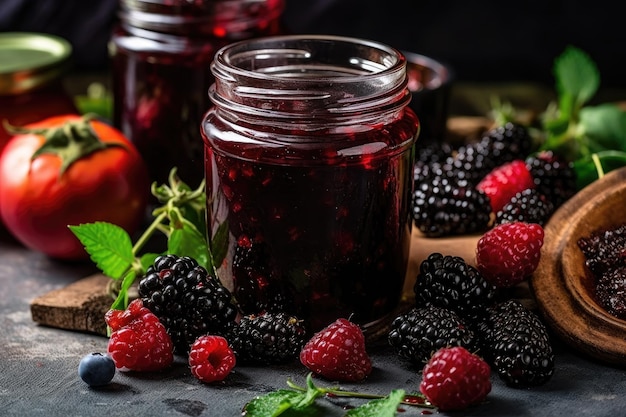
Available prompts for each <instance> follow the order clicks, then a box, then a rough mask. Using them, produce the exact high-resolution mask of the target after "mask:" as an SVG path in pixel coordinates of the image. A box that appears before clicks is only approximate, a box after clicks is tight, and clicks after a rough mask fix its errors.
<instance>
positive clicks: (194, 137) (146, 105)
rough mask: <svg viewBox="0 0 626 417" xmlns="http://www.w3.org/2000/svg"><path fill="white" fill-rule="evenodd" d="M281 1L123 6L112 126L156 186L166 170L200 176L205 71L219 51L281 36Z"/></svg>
mask: <svg viewBox="0 0 626 417" xmlns="http://www.w3.org/2000/svg"><path fill="white" fill-rule="evenodd" d="M283 7H284V6H283V0H200V1H193V2H190V1H186V0H121V2H120V12H119V17H120V23H119V25H118V26H117V27H116V29H115V30H114V32H113V34H112V37H111V41H110V43H109V49H110V51H109V53H110V56H111V60H112V72H113V77H112V81H113V96H114V103H113V107H114V110H113V114H114V116H113V119H114V124H115V126H116V127H118V128H119V129H120V130H121V131H122V132H124V134H125V135H127V136H128V137H129V138H130V139H131V140H132V141H133V142H134V144H135V145H136V146H137V148H138V149H139V151H140V152H141V153H142V155H143V156H144V159H145V160H146V163H147V165H148V168H149V170H150V175H151V178H152V180H153V181H158V182H159V183H164V182H166V181H167V176H168V173H169V171H170V169H171V168H172V167H174V166H176V167H178V173H179V175H180V177H181V178H182V179H183V180H185V181H186V182H188V183H189V184H191V185H197V184H198V183H199V182H200V181H201V180H202V178H203V176H204V171H203V169H204V163H203V150H202V140H201V137H200V132H199V129H198V126H199V125H200V122H201V120H202V115H203V114H204V112H205V111H206V109H207V108H208V106H209V105H210V102H209V99H208V97H207V95H206V91H207V90H208V88H209V86H210V85H211V83H212V82H213V78H212V75H211V72H210V70H209V65H210V63H211V60H212V59H213V56H214V54H215V52H216V51H217V50H218V49H219V48H221V47H223V46H224V45H226V44H228V43H231V42H234V41H238V40H242V39H249V38H253V37H257V36H263V35H273V34H278V33H279V32H280V25H279V19H280V15H281V13H282V10H283Z"/></svg>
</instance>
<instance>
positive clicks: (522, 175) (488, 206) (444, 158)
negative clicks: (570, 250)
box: [413, 123, 576, 237]
mask: <svg viewBox="0 0 626 417" xmlns="http://www.w3.org/2000/svg"><path fill="white" fill-rule="evenodd" d="M414 179H415V188H414V191H413V221H414V224H415V226H416V227H417V228H418V229H419V230H420V231H421V232H422V233H423V234H424V235H425V236H428V237H439V236H451V235H464V234H471V233H482V232H484V231H486V230H488V229H489V228H490V227H492V226H493V225H495V224H501V223H505V222H511V221H524V222H533V223H538V224H540V225H543V224H544V223H545V222H546V221H547V220H548V219H549V218H550V216H551V215H552V213H553V212H554V211H555V210H556V209H557V208H558V207H559V206H560V205H561V204H563V203H564V202H565V201H566V200H567V199H568V198H570V197H571V196H572V195H573V194H574V193H575V192H576V176H575V171H574V167H573V165H572V163H571V162H568V161H566V160H565V159H564V158H562V157H560V156H559V155H556V154H555V153H553V152H552V151H540V152H536V151H535V149H534V145H533V140H532V137H531V135H530V134H529V132H528V129H527V128H526V127H525V126H523V125H519V124H515V123H506V124H504V125H502V126H498V127H495V128H493V129H491V130H489V131H487V132H485V133H484V134H483V136H482V138H481V140H479V141H476V142H471V143H468V144H464V145H462V146H460V147H458V148H457V149H454V148H453V147H452V146H451V145H449V144H442V143H429V144H428V145H427V146H424V147H422V148H419V149H418V156H417V159H416V163H415V167H414Z"/></svg>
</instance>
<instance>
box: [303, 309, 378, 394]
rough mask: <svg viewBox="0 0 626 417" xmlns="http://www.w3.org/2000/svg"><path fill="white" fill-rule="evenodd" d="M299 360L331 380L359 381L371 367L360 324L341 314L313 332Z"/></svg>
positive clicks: (366, 374)
mask: <svg viewBox="0 0 626 417" xmlns="http://www.w3.org/2000/svg"><path fill="white" fill-rule="evenodd" d="M300 362H302V364H303V365H304V366H306V367H307V368H308V369H309V370H311V371H312V372H315V373H316V374H318V375H321V376H323V377H324V378H327V379H329V380H334V381H349V382H356V381H360V380H362V379H364V378H365V377H367V376H368V375H369V374H370V372H371V371H372V362H371V360H370V358H369V356H368V354H367V352H366V350H365V337H364V336H363V332H362V331H361V328H360V327H359V326H358V325H356V324H354V323H352V322H350V321H348V320H346V319H344V318H340V319H337V320H336V321H334V322H333V323H331V324H329V325H328V326H326V327H325V328H324V329H322V330H320V331H319V332H317V333H315V334H314V335H313V337H312V338H311V339H310V340H309V341H308V342H307V343H306V345H305V346H304V347H303V348H302V350H301V351H300Z"/></svg>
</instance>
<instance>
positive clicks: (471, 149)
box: [444, 142, 498, 185]
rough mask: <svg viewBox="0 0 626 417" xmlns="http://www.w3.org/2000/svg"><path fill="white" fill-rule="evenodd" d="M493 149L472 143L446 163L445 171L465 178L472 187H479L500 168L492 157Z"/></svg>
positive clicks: (464, 146) (461, 148) (459, 150)
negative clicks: (485, 178) (481, 182)
mask: <svg viewBox="0 0 626 417" xmlns="http://www.w3.org/2000/svg"><path fill="white" fill-rule="evenodd" d="M490 152H491V149H490V148H489V147H488V146H486V143H483V142H471V143H468V144H465V145H463V146H461V147H459V149H458V150H457V152H456V153H455V155H454V157H453V158H448V159H447V160H446V161H445V163H444V171H446V172H448V173H451V175H452V174H453V175H454V176H456V177H458V178H463V179H465V180H467V181H468V183H469V184H471V185H477V184H478V183H479V182H480V180H482V179H483V178H484V177H485V176H486V175H487V174H489V173H490V172H491V171H492V170H493V169H494V168H496V167H497V166H498V161H497V160H496V159H494V158H493V156H492V155H491V153H490Z"/></svg>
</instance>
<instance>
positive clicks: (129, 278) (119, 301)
mask: <svg viewBox="0 0 626 417" xmlns="http://www.w3.org/2000/svg"><path fill="white" fill-rule="evenodd" d="M135 278H137V274H135V271H132V270H131V271H128V273H127V274H126V275H125V276H124V280H123V281H122V286H121V288H120V292H119V294H118V295H117V298H116V299H115V301H114V302H113V304H112V305H111V309H112V310H124V309H126V307H127V306H128V289H129V288H130V287H131V286H132V285H133V283H134V282H135Z"/></svg>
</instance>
